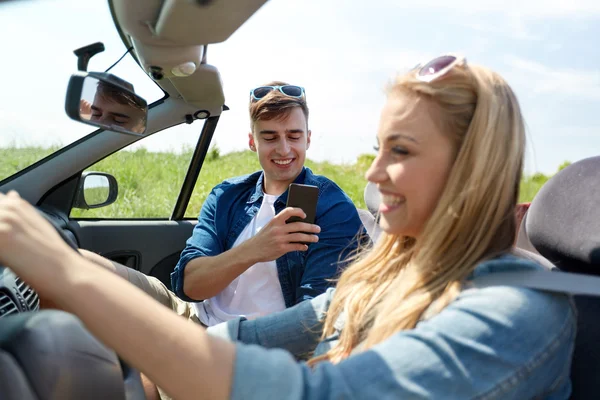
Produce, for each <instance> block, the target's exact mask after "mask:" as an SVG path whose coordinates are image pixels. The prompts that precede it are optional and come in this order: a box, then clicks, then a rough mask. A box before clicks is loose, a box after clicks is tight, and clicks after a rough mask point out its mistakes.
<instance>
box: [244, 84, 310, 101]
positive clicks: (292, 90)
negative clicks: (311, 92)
mask: <svg viewBox="0 0 600 400" xmlns="http://www.w3.org/2000/svg"><path fill="white" fill-rule="evenodd" d="M273 90H279V91H280V92H281V93H283V94H284V95H286V96H289V97H296V98H301V97H305V96H306V94H305V93H304V88H303V87H301V86H296V85H283V86H259V87H257V88H256V89H252V90H251V91H250V101H258V100H260V99H262V98H263V97H265V96H266V95H267V94H269V93H270V92H272V91H273Z"/></svg>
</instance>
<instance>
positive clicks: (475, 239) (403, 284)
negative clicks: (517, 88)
mask: <svg viewBox="0 0 600 400" xmlns="http://www.w3.org/2000/svg"><path fill="white" fill-rule="evenodd" d="M398 94H403V95H409V96H414V97H415V100H418V99H426V100H428V101H429V102H430V103H432V104H434V105H435V106H436V107H437V108H438V110H437V111H438V113H436V115H438V114H439V115H440V116H441V120H440V121H439V122H438V123H440V124H441V125H440V127H441V128H442V130H443V131H444V132H446V133H447V134H448V135H449V137H450V138H451V139H452V141H453V142H454V144H455V160H454V164H453V166H452V169H451V171H450V174H449V178H448V180H447V183H446V186H445V188H444V190H443V192H442V194H441V197H440V199H439V201H438V204H437V206H436V208H435V209H434V211H433V213H432V215H431V216H430V218H429V220H428V222H427V223H426V224H425V226H424V228H423V231H422V233H421V234H420V235H419V239H418V240H416V239H414V238H410V237H399V236H394V235H388V234H383V236H382V237H381V238H380V239H379V241H378V242H377V243H376V244H375V246H374V247H373V248H372V249H371V250H370V251H367V252H365V253H363V254H362V255H360V256H359V258H357V259H356V260H355V262H354V263H353V264H352V265H351V266H350V267H349V268H348V269H346V271H344V273H343V274H342V275H341V277H340V280H339V282H338V284H337V290H336V293H335V296H334V299H333V301H332V303H331V306H330V308H329V312H328V314H327V318H326V321H325V326H324V332H323V336H324V337H325V336H329V335H331V334H333V333H334V332H335V328H334V324H335V322H336V321H337V319H338V318H339V317H340V315H341V314H342V312H343V313H345V325H344V329H343V330H342V332H341V334H340V340H339V341H338V343H337V345H336V346H335V347H333V348H332V349H331V350H330V351H329V352H328V353H327V354H325V355H323V356H321V357H317V358H313V359H312V360H310V363H311V364H314V363H316V362H318V361H320V360H324V359H328V360H330V361H332V362H338V361H340V360H342V359H344V358H345V357H347V356H348V355H350V353H351V352H352V351H353V350H354V349H355V348H356V347H357V346H358V345H359V344H361V350H364V349H368V348H370V347H372V346H374V345H376V344H378V343H380V342H382V341H384V340H385V339H387V338H388V337H390V336H391V335H393V334H394V333H396V332H398V331H401V330H407V329H412V328H414V327H415V326H416V324H417V323H418V322H419V321H420V320H421V319H426V318H430V317H431V316H433V315H435V314H436V313H439V312H440V311H441V310H442V309H443V308H444V307H445V306H447V305H448V304H449V303H450V302H451V301H452V300H453V299H454V298H455V297H456V296H457V295H458V293H459V292H460V289H461V282H463V281H464V280H465V278H467V277H468V276H469V274H471V272H472V271H473V270H474V268H475V266H476V265H477V264H478V263H480V262H481V261H483V260H485V259H488V258H492V257H495V256H497V255H498V254H500V253H503V252H506V251H509V250H510V248H511V246H512V244H513V242H514V239H515V232H516V227H515V206H516V203H517V199H518V194H519V182H520V179H521V172H522V165H523V156H524V149H525V127H524V122H523V119H522V116H521V111H520V108H519V104H518V101H517V99H516V97H515V95H514V93H513V91H512V90H511V89H510V87H509V86H508V84H507V83H506V82H505V81H504V80H503V79H502V78H501V77H500V76H499V75H498V74H496V73H494V72H492V71H489V70H488V69H485V68H482V67H478V66H468V67H467V66H464V67H463V66H459V67H455V68H453V70H452V71H450V72H449V73H448V74H447V75H446V76H444V77H442V78H440V79H438V80H436V81H433V82H431V83H424V82H421V81H419V80H417V79H416V77H415V74H414V72H412V73H408V74H406V75H404V76H400V77H399V78H397V80H396V81H395V82H394V83H393V84H392V85H391V87H390V88H389V91H388V96H396V95H398Z"/></svg>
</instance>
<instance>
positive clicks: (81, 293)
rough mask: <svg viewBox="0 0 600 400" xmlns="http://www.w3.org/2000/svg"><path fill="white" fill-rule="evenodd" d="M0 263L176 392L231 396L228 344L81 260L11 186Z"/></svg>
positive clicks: (1, 219)
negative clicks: (75, 316) (11, 190)
mask: <svg viewBox="0 0 600 400" xmlns="http://www.w3.org/2000/svg"><path fill="white" fill-rule="evenodd" d="M0 262H1V263H2V264H3V265H7V266H9V267H10V268H11V269H12V270H13V271H14V272H15V273H16V274H18V275H19V276H20V277H21V278H23V279H24V280H25V281H27V282H28V283H29V284H31V285H32V286H33V287H34V288H35V289H36V290H38V291H39V292H40V295H43V296H45V297H48V298H50V299H52V300H53V301H55V302H56V303H57V304H58V305H59V306H60V307H61V308H63V309H64V310H67V311H70V312H72V313H74V314H75V315H77V316H78V317H79V318H80V319H81V320H82V321H83V322H84V323H85V325H86V326H87V328H88V329H89V330H90V332H92V333H93V334H94V335H95V336H96V337H98V338H99V339H100V340H101V341H103V342H104V343H105V344H107V345H108V346H109V347H111V348H113V349H115V351H116V352H117V353H118V354H119V355H120V356H121V357H122V358H123V359H124V360H126V361H127V362H128V363H130V364H131V365H133V366H134V367H136V368H138V369H139V370H140V371H142V372H143V373H144V374H146V375H147V376H148V377H150V378H151V379H152V380H153V381H154V382H155V383H156V384H157V385H159V386H160V387H161V388H163V389H164V390H165V391H166V392H167V393H169V394H170V395H171V396H173V397H174V398H177V399H197V398H198V397H199V396H202V398H205V399H227V398H229V391H230V387H231V379H232V371H233V363H234V357H235V350H234V346H233V345H232V344H231V343H228V342H226V341H223V340H219V339H216V338H210V337H209V336H208V335H207V334H206V333H205V332H204V330H203V329H202V328H200V327H199V326H196V325H195V324H191V323H189V322H188V321H186V320H184V319H183V318H180V317H178V316H177V315H176V314H174V313H172V312H171V311H170V310H168V309H167V308H166V307H163V306H161V305H159V304H158V303H157V302H155V301H153V300H152V299H151V298H150V297H149V296H148V295H146V294H145V293H144V292H142V291H141V290H140V289H138V288H136V287H134V286H132V285H130V284H129V283H128V282H126V281H125V280H124V279H121V278H120V277H119V276H117V275H116V274H114V273H113V272H110V271H108V270H106V269H104V268H103V267H100V266H98V265H96V264H94V263H93V262H90V261H88V260H85V259H84V258H83V257H81V256H80V255H79V254H78V253H76V252H75V251H73V250H72V249H71V248H69V247H68V246H67V245H66V244H65V243H64V242H63V241H62V239H61V238H60V237H59V236H58V234H57V232H56V231H55V230H54V228H53V227H52V226H51V225H50V224H48V222H47V221H45V220H44V219H43V218H42V217H41V216H40V215H39V214H38V213H37V212H36V211H35V209H34V208H33V207H32V206H31V205H30V204H29V203H27V202H25V201H23V200H21V199H20V198H19V197H18V195H17V194H16V193H14V192H12V193H10V194H9V195H3V194H0Z"/></svg>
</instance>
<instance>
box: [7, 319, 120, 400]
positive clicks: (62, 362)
mask: <svg viewBox="0 0 600 400" xmlns="http://www.w3.org/2000/svg"><path fill="white" fill-rule="evenodd" d="M125 393H126V391H125V383H124V379H123V372H122V369H121V366H120V362H119V360H118V358H117V356H116V354H115V353H114V352H113V351H111V350H110V349H108V348H107V347H105V346H104V345H103V344H101V343H100V342H99V341H98V340H97V339H95V338H94V337H93V336H92V335H91V334H90V333H88V331H87V330H86V329H85V328H84V327H83V325H82V323H81V322H80V321H79V320H78V319H77V318H76V317H74V316H73V315H71V314H67V313H65V312H62V311H43V312H38V313H32V312H27V313H22V314H16V315H11V316H9V317H5V318H1V319H0V397H1V398H2V400H30V399H31V400H46V399H48V400H51V399H64V400H69V399H89V400H92V399H97V400H100V399H115V400H119V399H122V400H125Z"/></svg>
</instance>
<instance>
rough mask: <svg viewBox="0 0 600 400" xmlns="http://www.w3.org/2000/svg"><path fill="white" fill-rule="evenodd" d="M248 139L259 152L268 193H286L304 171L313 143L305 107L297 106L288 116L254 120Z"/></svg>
mask: <svg viewBox="0 0 600 400" xmlns="http://www.w3.org/2000/svg"><path fill="white" fill-rule="evenodd" d="M248 138H249V143H248V144H249V147H250V150H252V151H254V152H256V153H257V154H258V161H259V162H260V165H261V167H262V169H263V171H264V173H265V180H264V186H265V187H264V191H265V193H268V194H272V195H279V194H281V193H283V192H285V191H286V190H287V188H288V186H289V184H290V183H292V182H293V181H294V180H295V179H296V177H298V175H300V172H302V167H303V166H304V160H305V158H306V150H307V149H308V147H309V146H310V131H308V130H307V122H306V116H305V115H304V113H303V112H302V109H301V108H300V107H294V108H292V109H291V110H290V111H289V113H288V114H287V116H285V117H282V118H275V119H270V120H258V121H256V122H254V124H253V132H252V133H249V134H248Z"/></svg>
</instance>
